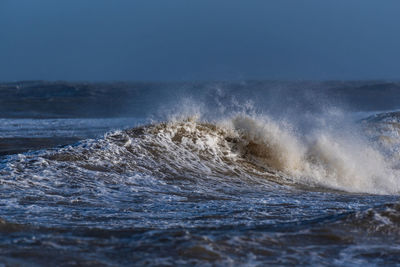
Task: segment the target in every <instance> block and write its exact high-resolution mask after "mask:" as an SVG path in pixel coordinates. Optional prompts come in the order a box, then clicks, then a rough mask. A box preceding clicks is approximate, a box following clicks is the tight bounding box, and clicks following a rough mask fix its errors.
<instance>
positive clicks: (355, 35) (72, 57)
mask: <svg viewBox="0 0 400 267" xmlns="http://www.w3.org/2000/svg"><path fill="white" fill-rule="evenodd" d="M399 8H400V2H398V1H394V0H388V1H385V2H377V1H372V0H367V1H365V0H364V1H361V0H350V1H348V0H347V1H345V0H339V1H334V2H325V1H324V2H322V1H317V0H306V1H289V0H280V1H259V0H256V1H252V2H244V1H236V0H234V1H227V0H221V1H211V0H207V1H201V2H200V1H199V2H194V1H191V2H189V1H184V0H171V1H160V0H151V1H126V0H118V1H112V2H111V1H106V0H98V1H76V0H73V1H57V2H55V1H50V0H39V1H29V0H18V1H15V0H4V1H1V2H0V36H1V42H0V81H15V80H66V81H76V80H81V81H118V80H123V81H134V80H141V81H187V80H364V79H367V80H376V79H392V80H398V79H399V78H400V69H399V68H398V67H397V65H398V62H400V53H399V52H398V47H400V34H399V32H400V17H399V16H398V15H397V11H398V10H399Z"/></svg>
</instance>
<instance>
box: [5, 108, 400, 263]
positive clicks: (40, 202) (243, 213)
mask: <svg viewBox="0 0 400 267" xmlns="http://www.w3.org/2000/svg"><path fill="white" fill-rule="evenodd" d="M398 118H399V117H398V114H396V113H387V114H381V115H379V116H374V117H369V118H368V119H365V120H363V121H361V122H360V124H359V126H360V127H359V128H360V131H361V133H362V134H363V137H362V138H361V136H360V134H361V133H356V132H357V131H358V130H357V131H356V129H354V128H349V129H345V128H341V129H340V131H339V132H340V134H339V133H338V131H336V127H331V128H330V127H325V126H324V127H322V128H321V127H314V128H313V131H308V132H307V133H306V134H305V133H304V132H298V129H297V128H296V127H295V126H293V125H290V124H288V122H285V121H276V120H273V119H271V118H269V117H266V116H264V117H261V116H250V115H245V114H236V115H235V116H232V117H230V118H224V119H221V120H218V121H213V122H205V121H201V120H197V119H191V118H190V119H186V120H171V121H169V122H164V123H155V124H152V125H147V126H142V127H136V128H133V129H129V130H123V131H113V132H110V133H108V134H106V135H105V136H104V137H102V138H98V139H86V140H82V141H80V142H78V143H76V144H74V145H70V146H65V147H62V148H54V149H45V150H41V151H31V152H28V153H24V154H15V155H8V156H3V157H2V158H0V159H1V163H0V194H1V196H2V197H1V199H0V207H1V208H0V218H1V219H0V236H1V239H0V261H1V262H3V263H5V264H6V265H18V264H21V265H32V264H39V265H43V264H45V265H49V264H50V265H62V264H64V265H96V266H98V265H115V264H121V265H123V264H129V265H130V264H137V265H143V264H151V265H176V264H181V265H192V264H199V265H204V264H216V265H238V264H243V265H265V264H275V265H279V264H282V265H292V264H299V265H309V264H329V265H338V266H343V265H363V264H376V265H379V264H395V263H397V262H398V258H399V256H400V246H399V241H400V206H399V204H397V201H398V197H397V194H398V192H399V191H400V189H399V185H400V180H399V173H398V166H397V162H398V156H399V155H398V153H399V150H398V144H399V142H400V139H399V129H400V127H398V123H399V119H398ZM357 127H358V126H357ZM357 129H358V128H357Z"/></svg>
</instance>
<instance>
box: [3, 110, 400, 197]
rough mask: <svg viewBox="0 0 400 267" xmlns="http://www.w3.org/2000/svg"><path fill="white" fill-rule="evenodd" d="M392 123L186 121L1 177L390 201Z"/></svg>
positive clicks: (394, 169) (46, 156) (30, 163)
mask: <svg viewBox="0 0 400 267" xmlns="http://www.w3.org/2000/svg"><path fill="white" fill-rule="evenodd" d="M394 123H395V122H393V121H390V124H388V123H387V122H386V121H385V120H380V121H379V123H377V122H376V121H374V122H373V123H372V122H370V121H365V122H363V123H360V125H361V126H362V127H343V128H338V127H337V126H336V125H333V127H327V126H326V122H324V124H323V125H324V127H312V128H311V129H307V131H304V130H301V129H299V127H298V126H297V125H295V124H291V123H290V122H288V121H285V120H274V119H272V118H270V117H268V116H255V115H247V114H243V113H238V114H236V115H234V116H232V117H230V118H224V119H219V120H216V121H213V122H207V121H204V120H201V119H199V118H193V117H192V118H186V119H178V120H170V121H169V122H163V123H155V124H151V125H147V126H142V127H138V128H134V129H130V130H125V131H116V132H112V133H108V134H106V135H105V137H104V138H102V139H97V140H86V141H82V142H80V143H78V144H76V145H73V146H68V147H65V148H61V149H56V150H49V151H44V152H40V153H39V154H38V153H36V154H33V155H19V156H14V159H13V160H10V161H8V162H7V167H6V168H3V170H0V172H2V173H3V174H6V173H9V174H10V173H17V174H18V175H19V177H22V176H24V174H25V175H26V176H32V175H33V176H36V177H42V178H43V179H49V177H52V176H53V177H63V176H64V175H62V174H60V171H61V172H65V171H67V172H69V173H73V175H77V174H78V173H81V172H87V171H91V172H96V173H98V174H99V173H100V174H101V173H104V174H113V173H115V174H117V176H116V177H121V176H120V174H124V173H125V174H130V175H138V174H140V175H148V176H151V177H156V178H160V179H187V180H191V179H192V180H197V181H200V180H201V181H204V182H206V181H207V180H209V181H210V180H215V179H219V180H218V181H220V182H221V181H224V180H225V181H226V180H227V179H233V180H235V179H236V180H241V181H245V180H257V181H259V180H260V179H261V180H265V181H268V182H271V183H272V184H284V185H301V186H307V187H310V188H315V187H316V188H321V187H323V188H330V189H334V190H343V191H348V192H360V193H372V194H397V193H398V192H400V181H399V177H400V170H399V169H398V166H396V164H397V159H398V158H399V157H398V155H399V153H398V150H397V149H394V147H395V144H394V143H395V142H398V138H397V136H398V128H396V127H394V126H393V125H394ZM320 125H321V124H320ZM382 125H384V127H383V126H382ZM331 126H332V125H331ZM385 127H386V128H385ZM387 127H391V128H390V129H388V128H387ZM362 128H363V129H364V130H363V131H362V130H360V129H362ZM382 131H385V134H386V135H384V134H383V132H382ZM361 132H362V133H363V134H361ZM388 132H390V135H391V138H390V140H389V138H388V137H387V135H388ZM372 133H373V134H372ZM396 134H397V136H396ZM388 140H389V141H388ZM388 147H389V148H390V149H388ZM100 176H101V175H100ZM3 177H4V176H3ZM44 177H46V178H44ZM118 179H121V178H118ZM19 180H20V179H19ZM3 183H5V181H3ZM19 186H21V185H19Z"/></svg>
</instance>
